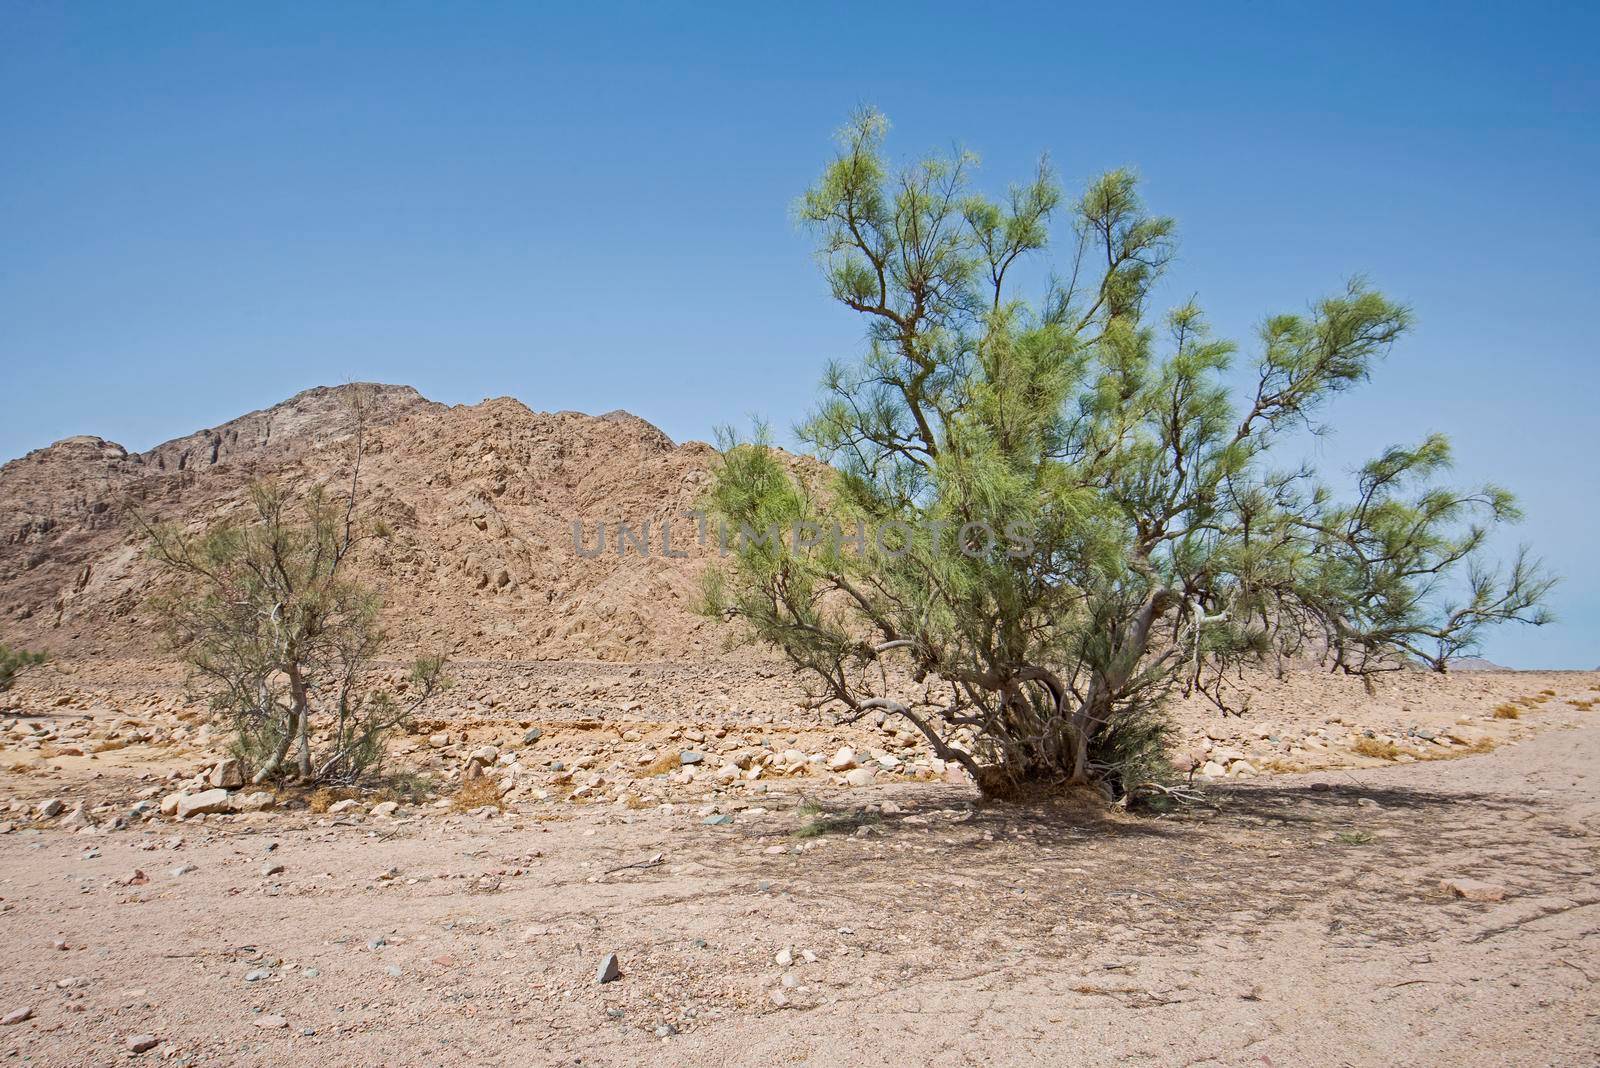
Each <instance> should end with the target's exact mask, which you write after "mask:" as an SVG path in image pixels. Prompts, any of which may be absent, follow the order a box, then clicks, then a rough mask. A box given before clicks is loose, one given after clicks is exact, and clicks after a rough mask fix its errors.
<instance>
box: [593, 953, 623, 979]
mask: <svg viewBox="0 0 1600 1068" xmlns="http://www.w3.org/2000/svg"><path fill="white" fill-rule="evenodd" d="M621 978H622V969H621V968H620V967H618V966H617V955H616V954H615V953H607V954H606V955H605V956H604V957H602V958H601V960H600V967H599V969H598V970H597V971H596V972H595V977H594V981H595V982H597V983H612V982H615V981H616V980H618V979H621Z"/></svg>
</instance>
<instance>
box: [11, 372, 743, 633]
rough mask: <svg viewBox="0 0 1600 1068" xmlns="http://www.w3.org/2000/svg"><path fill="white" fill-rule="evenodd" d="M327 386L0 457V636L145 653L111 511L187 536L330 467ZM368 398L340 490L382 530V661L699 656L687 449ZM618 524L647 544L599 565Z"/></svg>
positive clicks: (140, 590) (639, 425) (405, 394)
mask: <svg viewBox="0 0 1600 1068" xmlns="http://www.w3.org/2000/svg"><path fill="white" fill-rule="evenodd" d="M348 388H350V387H323V388H318V389H312V390H307V391H306V392H304V393H301V394H298V395H296V396H294V397H292V398H290V399H289V400H287V401H284V402H283V403H281V404H278V405H274V406H273V407H271V408H268V409H265V410H263V411H258V412H252V413H250V414H249V415H245V416H241V417H240V418H238V419H235V420H232V421H231V422H228V423H226V424H224V425H222V426H220V427H216V428H214V429H209V430H202V431H198V432H196V433H194V434H190V435H187V436H186V437H182V438H178V439H175V440H173V441H169V442H166V443H165V444H162V445H158V446H156V447H155V448H153V449H150V450H149V451H147V452H144V453H129V452H128V451H127V450H125V449H123V448H122V447H121V446H119V445H116V444H114V443H112V442H109V441H106V440H104V439H102V438H98V437H89V436H85V437H75V438H68V439H66V440H63V441H59V442H56V443H55V444H53V445H51V446H49V447H47V448H43V449H38V450H35V451H34V452H31V453H29V454H28V455H27V456H25V457H23V458H21V459H18V460H13V461H11V462H10V463H8V464H6V465H5V466H4V467H3V468H0V530H3V532H4V534H3V538H4V540H3V543H0V639H3V640H5V641H8V642H11V643H14V644H21V645H25V646H28V647H33V648H44V649H48V650H51V651H53V652H56V653H58V654H66V655H152V656H159V655H161V654H160V642H159V639H158V638H157V637H156V633H157V631H156V626H155V620H154V619H153V618H152V617H151V616H150V614H149V612H148V610H147V608H146V602H147V600H148V599H149V597H150V595H151V594H152V593H153V592H155V591H156V590H157V588H158V587H159V585H160V582H161V579H160V576H159V574H158V572H157V570H156V569H155V567H154V566H153V565H152V564H151V562H150V561H149V560H148V559H146V557H145V556H144V553H143V550H142V545H141V543H140V542H139V539H138V538H137V537H136V536H135V535H134V534H133V533H132V531H131V529H130V526H129V522H128V519H129V515H130V512H131V511H132V510H133V509H136V508H137V509H143V510H146V511H148V512H150V513H151V514H153V515H155V516H158V517H160V518H163V519H174V520H178V521H180V522H183V523H186V524H190V525H194V526H196V527H198V526H200V525H203V524H206V523H210V522H214V521H215V520H217V519H219V518H221V517H223V516H225V515H227V514H228V513H229V512H230V511H231V510H233V509H235V508H237V507H239V506H240V505H241V504H242V503H243V498H244V491H245V488H246V487H247V486H248V484H249V483H250V481H251V480H253V479H255V478H259V477H263V476H272V477H276V478H279V479H282V480H284V481H285V482H287V483H289V484H290V485H294V486H300V487H305V486H309V485H312V484H314V483H316V482H318V481H324V480H329V479H333V480H342V479H344V478H347V477H348V467H347V464H348V462H349V453H350V450H349V449H348V447H347V439H348V434H349V425H350V424H349V416H348V413H347V409H346V407H345V405H344V404H343V402H342V397H341V394H342V391H344V390H346V389H348ZM376 397H377V401H376V404H375V406H374V407H375V410H374V412H373V415H372V418H371V420H370V425H371V427H372V429H371V431H370V432H369V435H368V455H367V459H366V462H365V464H364V468H363V472H362V484H363V486H364V487H365V491H366V493H367V500H368V505H369V507H371V508H373V509H374V510H376V511H377V512H378V513H380V514H381V515H382V516H383V517H384V518H385V520H386V521H387V524H388V526H389V527H390V528H391V529H392V531H393V533H392V536H391V537H389V538H387V539H386V540H384V541H375V542H372V543H369V548H368V549H367V550H366V551H365V552H364V554H363V556H362V557H361V559H360V561H359V564H358V566H359V568H360V570H361V571H362V573H363V574H364V575H365V576H366V577H367V578H368V579H369V580H370V581H371V582H373V583H374V584H375V585H377V587H378V588H379V589H380V590H381V591H382V592H383V595H384V600H385V605H386V623H387V626H388V629H389V631H390V634H391V637H392V650H393V653H394V655H396V656H400V655H405V654H409V653H411V652H415V651H422V650H441V651H444V652H447V653H449V654H451V655H453V656H456V657H468V658H473V659H490V658H503V659H519V660H525V659H559V658H571V659H595V660H635V659H637V660H660V659H668V658H674V657H681V656H685V655H690V654H693V653H695V652H696V651H707V652H709V651H712V650H713V649H715V648H717V647H718V646H719V644H720V642H721V641H722V636H721V635H720V634H713V633H711V632H710V630H709V629H708V627H707V625H706V623H705V621H704V620H702V619H700V618H699V617H697V616H695V615H693V613H692V612H691V611H690V610H689V606H690V604H691V603H692V601H693V598H694V596H695V593H696V590H697V587H698V573H699V570H700V568H701V567H702V566H703V563H704V561H705V560H706V559H707V558H708V557H709V556H710V555H712V553H713V552H714V548H712V547H709V546H702V545H699V544H697V542H696V538H695V524H694V521H693V520H692V519H688V518H685V517H684V515H683V513H684V512H686V511H688V510H691V509H693V507H694V506H695V503H696V501H697V500H698V498H699V494H700V487H701V486H702V485H703V483H704V481H705V479H706V477H707V471H708V468H709V464H710V462H711V460H712V457H713V456H714V452H713V450H712V449H711V448H710V447H709V446H706V445H703V444H699V443H689V444H685V445H676V444H674V443H673V442H672V441H671V440H670V439H669V438H668V437H667V436H666V435H665V434H663V433H662V432H661V431H660V430H658V429H657V428H656V427H654V426H652V425H650V424H649V423H647V422H645V421H644V420H642V419H639V418H637V417H635V416H632V415H629V414H628V413H626V412H612V413H609V414H607V415H603V416H589V415H583V414H580V413H576V412H558V413H544V412H534V411H531V410H529V409H528V408H527V407H526V406H524V405H523V404H521V403H520V402H518V401H516V400H512V399H510V398H499V399H494V400H487V401H484V402H483V403H482V404H477V405H457V406H453V407H451V406H446V405H442V404H438V403H435V402H433V401H429V400H427V399H425V398H423V397H422V396H421V395H420V394H418V393H417V392H416V390H414V389H412V388H410V387H408V386H380V387H377V394H376ZM619 522H625V523H627V524H629V527H630V529H631V530H632V531H634V532H636V533H637V532H640V531H642V530H644V529H645V524H647V523H648V524H649V527H648V530H649V542H648V544H649V549H650V551H649V554H648V555H641V554H640V553H639V552H638V549H637V546H636V544H635V543H633V542H630V543H629V545H628V546H627V549H628V551H627V553H626V554H625V555H619V553H618V551H617V538H616V533H617V528H616V524H617V523H619ZM602 523H603V524H605V525H606V528H607V530H606V538H607V540H606V543H605V547H604V551H603V552H600V553H595V548H596V542H595V539H596V537H597V525H598V524H602ZM574 524H581V530H582V533H583V537H582V543H581V544H582V548H583V551H580V549H579V541H578V539H577V538H576V537H575V533H574ZM669 524H670V526H671V532H670V535H669V537H670V539H671V544H670V549H671V551H672V555H671V556H668V555H666V554H665V553H664V552H663V545H662V537H663V530H664V528H665V527H666V526H668V525H669Z"/></svg>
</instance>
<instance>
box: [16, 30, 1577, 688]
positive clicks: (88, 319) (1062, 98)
mask: <svg viewBox="0 0 1600 1068" xmlns="http://www.w3.org/2000/svg"><path fill="white" fill-rule="evenodd" d="M1335 6H1336V5H1327V6H1326V10H1321V9H1313V8H1312V7H1310V6H1309V5H1308V6H1306V7H1305V8H1303V9H1296V6H1291V5H1268V4H1250V5H1239V6H1237V7H1233V8H1228V7H1225V6H1222V5H1193V4H1185V5H1173V6H1170V7H1166V6H1160V5H1150V4H1146V5H1135V6H1133V7H1129V6H1126V5H1121V6H1119V5H1109V6H1108V5H1097V6H1094V7H1086V8H1084V9H1082V10H1076V11H1075V10H1072V8H1071V6H1070V5H1065V4H1059V3H1050V4H1044V5H1040V6H1039V7H1038V8H1037V9H1034V10H1026V9H1025V8H1023V7H1020V6H1018V7H1012V8H1010V9H1008V10H1007V11H1006V12H1005V14H1004V15H999V14H982V12H983V11H984V8H983V6H982V5H973V4H965V5H961V6H960V7H948V8H947V7H944V6H942V5H939V4H931V3H919V4H915V5H903V6H899V7H896V6H893V5H887V4H860V3H857V4H850V5H840V6H837V7H830V6H825V5H818V4H808V5H794V6H792V7H791V8H790V9H789V10H787V11H785V12H782V13H757V11H756V8H757V5H729V6H727V7H726V8H724V9H722V10H713V9H711V8H709V7H705V6H700V7H697V8H696V9H695V10H693V11H691V10H690V9H689V7H688V5H682V6H677V5H673V6H669V5H638V6H623V7H614V8H609V9H601V8H600V7H597V6H593V5H579V4H571V5H562V7H563V8H564V10H560V11H557V10H556V8H555V6H554V5H551V6H549V7H546V6H544V5H537V4H510V3H506V4H487V3H484V4H444V3H434V4H413V3H372V4H356V3H333V4H211V3H206V4H193V5H188V4H179V3H162V4H93V3H83V4H71V5H67V4H43V3H33V2H19V0H0V155H3V157H4V164H3V165H0V360H3V361H4V375H5V377H4V381H5V382H6V384H7V392H6V394H5V399H4V402H3V409H0V414H3V418H0V456H4V457H11V456H17V455H21V454H22V453H24V452H26V451H27V450H28V449H31V448H35V447H38V446H41V445H44V444H47V443H48V442H50V441H52V440H55V439H58V438H61V437H64V436H66V435H69V434H76V433H95V434H100V435H103V436H105V437H108V438H112V439H114V440H117V441H120V442H122V443H123V444H125V445H127V446H129V447H130V448H145V447H148V446H150V445H151V444H153V443H155V442H157V441H160V440H163V439H165V438H168V437H172V436H175V435H177V434H180V433H185V432H188V431H190V430H193V429H196V428H198V427H200V426H203V425H214V424H215V423H218V422H221V421H223V420H225V419H227V418H230V417H232V416H234V415H237V414H239V413H241V412H243V411H245V410H248V409H251V408H256V407H261V406H264V405H267V404H270V403H273V402H275V401H277V400H280V399H282V398H283V397H286V396H288V395H289V394H291V393H293V392H295V391H297V390H299V389H302V388H305V387H307V386H311V385H316V384H322V383H331V382H337V381H340V380H342V379H345V378H371V379H381V380H385V381H391V382H408V383H411V384H414V385H416V386H417V387H418V388H419V389H421V390H422V391H423V392H424V393H425V394H427V395H428V396H430V397H434V398H436V399H439V400H444V401H450V402H475V401H478V400H480V399H482V398H483V397H485V396H496V395H502V394H511V395H514V396H516V397H519V398H521V399H522V400H523V401H525V402H526V403H527V404H529V405H530V406H532V407H534V408H542V409H560V408H575V409H582V410H588V411H605V410H609V409H612V408H627V409H629V410H631V411H633V412H636V413H638V414H639V415H642V416H644V417H645V418H647V419H650V420H651V421H653V422H655V423H657V424H658V425H660V426H661V427H662V428H663V429H664V430H666V431H667V432H668V433H669V434H671V435H672V436H673V437H674V438H677V439H680V440H681V439H685V438H705V437H708V436H709V434H710V432H711V429H712V427H713V426H714V425H716V424H718V423H721V422H728V421H734V422H740V421H743V420H744V419H745V418H746V417H747V416H748V415H750V414H752V413H757V414H762V415H765V416H767V417H769V418H771V419H772V420H773V421H774V422H775V423H776V424H777V425H779V426H786V425H789V424H791V423H792V422H793V421H794V420H795V419H796V418H797V417H798V416H799V415H800V414H802V412H803V409H804V408H805V407H806V405H807V404H808V403H809V401H810V399H811V397H812V396H813V388H814V383H815V382H816V379H817V376H818V372H819V370H820V369H821V367H822V365H823V363H824V361H825V360H826V359H827V358H828V357H830V356H836V355H841V354H850V353H853V352H855V351H856V342H857V338H858V336H859V324H858V323H856V322H855V321H853V319H852V318H851V316H850V315H849V313H847V312H844V311H842V310H841V309H837V308H836V307H834V306H832V305H831V304H830V303H829V302H828V300H827V298H826V295H825V292H824V289H823V287H822V284H821V282H820V281H819V279H818V276H817V274H816V272H815V270H814V267H813V264H812V263H811V260H810V257H809V247H808V245H807V243H806V241H805V239H804V237H803V236H802V235H800V234H799V233H797V232H796V231H795V229H794V228H793V226H792V225H791V223H790V221H789V218H788V215H787V209H788V207H789V204H790V203H791V201H792V199H793V198H794V197H795V195H796V194H797V193H798V192H799V191H800V190H801V189H802V188H803V187H804V186H805V184H806V183H807V182H808V181H809V180H810V179H811V177H812V176H813V175H814V174H815V173H816V171H817V170H818V169H819V168H820V166H821V164H822V162H823V160H824V158H825V155H826V154H827V153H828V151H829V150H830V144H829V135H830V132H831V131H832V130H833V129H834V128H835V127H836V126H838V125H839V124H840V123H841V122H842V121H843V119H844V118H845V116H846V115H847V114H848V112H849V111H850V110H851V109H852V108H853V107H855V106H856V105H858V104H861V103H874V104H876V105H878V106H879V107H881V108H882V109H883V110H885V111H886V112H887V113H888V114H889V116H890V117H891V119H892V120H893V122H894V125H895V129H894V133H893V135H892V141H891V144H892V146H893V147H894V149H895V150H897V151H898V152H902V153H905V154H907V155H913V154H917V153H920V152H923V151H925V150H928V149H935V148H940V147H947V146H948V145H950V144H951V143H952V142H954V141H960V142H961V143H962V144H964V145H965V146H967V147H969V148H971V149H973V150H975V151H977V152H978V153H980V155H981V156H982V157H983V160H984V170H983V174H984V176H985V180H986V181H989V182H992V183H993V185H994V187H995V188H1003V186H1004V184H1005V183H1006V182H1007V181H1009V180H1010V179H1012V178H1013V177H1018V176H1021V175H1022V174H1023V173H1024V172H1025V170H1026V168H1027V167H1029V166H1030V165H1031V163H1032V161H1033V160H1034V158H1035V157H1036V156H1037V154H1038V153H1039V152H1040V151H1041V150H1048V151H1049V152H1050V153H1051V155H1052V157H1053V158H1054V160H1055V161H1056V163H1057V164H1058V166H1059V168H1060V169H1061V170H1062V172H1063V173H1064V174H1065V175H1066V176H1067V178H1068V179H1069V180H1070V181H1072V182H1073V183H1074V184H1076V183H1077V182H1078V181H1080V180H1081V179H1083V178H1085V177H1087V176H1089V175H1090V174H1092V173H1094V172H1097V171H1100V170H1103V169H1105V168H1107V167H1111V166H1116V165H1120V164H1131V165H1134V166H1136V167H1137V168H1138V169H1139V170H1140V171H1141V172H1142V174H1143V175H1144V176H1145V177H1146V179H1147V186H1146V192H1147V195H1148V198H1149V200H1150V202H1151V204H1152V206H1153V207H1154V208H1156V209H1157V210H1159V211H1162V212H1165V213H1168V214H1172V215H1175V216H1176V217H1177V218H1178V220H1179V224H1180V227H1181V235H1182V239H1183V249H1182V255H1181V258H1180V260H1179V262H1178V263H1177V264H1176V267H1175V270H1174V272H1173V276H1172V280H1171V283H1170V285H1169V286H1168V291H1169V293H1168V295H1169V296H1170V297H1171V298H1172V299H1174V300H1177V299H1180V298H1182V297H1186V296H1188V295H1190V294H1195V295H1197V296H1198V297H1199V299H1200V300H1201V302H1202V303H1203V304H1204V305H1206V306H1207V308H1208V309H1209V310H1210V312H1211V316H1212V319H1213V321H1214V322H1215V323H1216V324H1217V326H1218V327H1219V328H1220V329H1221V330H1222V331H1223V332H1225V333H1228V334H1231V335H1233V336H1236V337H1241V338H1244V337H1246V336H1247V335H1248V334H1249V333H1250V331H1251V329H1252V327H1253V325H1254V324H1255V323H1256V322H1258V321H1259V319H1260V318H1261V316H1262V315H1263V314H1265V313H1267V312H1269V311H1276V310H1295V309H1300V308H1302V307H1304V305H1305V303H1306V302H1307V301H1308V300H1310V299H1311V298H1313V297H1315V296H1317V295H1319V294H1321V293H1324V292H1326V291H1328V290H1330V289H1332V288H1334V287H1336V286H1337V285H1339V284H1340V282H1341V281H1342V279H1344V278H1345V277H1346V276H1347V275H1349V274H1351V273H1354V272H1363V273H1366V274H1367V275H1369V276H1370V277H1371V279H1372V280H1373V281H1374V282H1375V283H1376V284H1377V285H1379V286H1380V287H1381V288H1383V289H1384V290H1385V291H1386V292H1388V293H1390V294H1391V295H1394V296H1396V297H1399V298H1401V299H1403V300H1406V301H1408V302H1409V303H1410V304H1411V305H1412V306H1413V307H1414V309H1415V311H1416V315H1417V320H1418V327H1417V329H1416V331H1415V333H1414V334H1413V335H1412V336H1411V338H1410V339H1409V340H1408V341H1407V342H1406V343H1405V344H1404V345H1403V346H1402V347H1401V348H1400V349H1398V350H1397V351H1396V352H1395V353H1394V354H1393V356H1392V358H1391V360H1390V362H1389V363H1388V365H1387V366H1385V367H1384V368H1383V369H1382V370H1381V372H1380V374H1379V376H1378V378H1377V380H1376V381H1375V382H1374V384H1373V385H1372V387H1370V388H1368V389H1366V390H1363V391H1361V392H1359V393H1357V394H1353V395H1350V396H1349V397H1347V398H1345V399H1342V400H1341V401H1340V403H1339V404H1338V406H1337V407H1336V408H1335V409H1334V410H1333V411H1332V412H1331V413H1330V420H1331V421H1332V422H1333V423H1335V424H1336V426H1337V428H1338V434H1337V436H1336V437H1334V438H1333V439H1332V440H1330V441H1326V442H1322V443H1319V444H1318V445H1317V446H1316V447H1315V451H1316V454H1317V455H1318V457H1319V458H1320V460H1321V461H1322V462H1323V463H1324V464H1325V465H1326V466H1328V467H1330V468H1332V469H1334V470H1335V471H1338V470H1345V469H1348V468H1349V467H1350V466H1352V465H1353V464H1354V463H1355V462H1356V461H1357V460H1358V459H1359V458H1360V457H1362V456H1364V455H1366V454H1369V453H1371V452H1373V451H1375V450H1376V449H1377V448H1378V447H1380V446H1382V445H1385V444H1388V443H1391V442H1396V441H1401V440H1414V439H1416V438H1417V437H1419V436H1420V435H1422V434H1423V433H1425V432H1427V431H1429V430H1442V431H1445V432H1447V433H1449V434H1450V435H1451V436H1452V437H1453V438H1454V439H1455V441H1456V443H1457V446H1458V451H1459V468H1458V474H1459V476H1460V477H1461V478H1462V479H1463V480H1472V481H1478V480H1485V479H1493V480H1496V481H1500V482H1503V483H1505V484H1507V485H1510V486H1511V487H1513V488H1514V489H1516V490H1517V491H1518V492H1519V493H1520V494H1521V495H1522V497H1523V498H1524V501H1525V503H1526V506H1527V510H1528V512H1529V521H1528V522H1527V523H1526V524H1525V525H1524V526H1523V527H1522V528H1520V530H1519V531H1518V533H1517V535H1516V538H1517V539H1519V540H1520V539H1525V540H1528V541H1530V542H1531V543H1533V544H1534V545H1535V546H1536V548H1537V549H1538V550H1539V551H1540V552H1541V553H1542V554H1543V555H1544V556H1545V557H1546V558H1547V560H1548V561H1549V562H1550V564H1551V565H1552V566H1553V567H1554V568H1555V569H1556V570H1558V571H1560V572H1561V573H1563V574H1564V575H1565V576H1566V582H1565V584H1564V585H1563V586H1562V587H1561V589H1560V591H1559V593H1558V596H1557V599H1556V609H1557V611H1558V612H1559V613H1560V615H1561V616H1562V619H1563V622H1562V623H1561V624H1560V625H1559V626H1556V627H1552V628H1546V629H1545V630H1543V631H1531V630H1510V631H1504V632H1502V633H1501V634H1499V635H1498V636H1496V637H1495V638H1494V639H1493V640H1492V641H1491V642H1490V644H1489V646H1488V649H1487V653H1488V655H1489V656H1491V657H1492V658H1494V659H1497V660H1500V661H1502V662H1506V663H1510V664H1513V665H1516V666H1527V667H1532V666H1557V667H1584V668H1592V667H1594V666H1596V665H1600V565H1597V564H1596V562H1595V560H1594V557H1593V554H1592V553H1591V552H1590V551H1589V549H1590V545H1591V543H1592V541H1593V540H1594V536H1595V531H1596V527H1597V523H1600V508H1597V505H1596V499H1597V493H1596V491H1597V489H1600V477H1597V475H1596V474H1595V471H1596V461H1595V459H1594V458H1593V455H1592V449H1593V448H1594V445H1595V438H1596V430H1597V428H1600V419H1597V418H1596V416H1595V407H1596V404H1597V399H1600V359H1597V358H1596V352H1595V341H1594V335H1593V331H1592V329H1591V326H1590V321H1589V316H1590V314H1591V313H1592V310H1593V309H1594V308H1595V307H1597V306H1600V292H1597V289H1600V285H1597V277H1600V275H1597V271H1596V269H1595V267H1594V266H1593V264H1592V262H1591V260H1592V257H1593V250H1594V248H1595V247H1596V243H1597V242H1596V238H1597V237H1600V234H1597V229H1600V225H1597V224H1600V197H1597V196H1596V189H1597V188H1600V187H1597V184H1596V175H1597V174H1600V125H1597V119H1600V111H1597V103H1600V82H1597V74H1596V70H1597V63H1596V60H1595V59H1594V51H1593V50H1594V45H1595V41H1596V40H1597V39H1600V17H1597V15H1596V14H1594V13H1593V9H1591V10H1590V11H1582V10H1579V7H1580V5H1560V6H1555V5H1551V6H1546V5H1543V4H1533V3H1518V4H1514V5H1513V4H1506V5H1502V6H1501V7H1500V9H1499V10H1498V11H1497V12H1486V11H1483V10H1480V9H1479V8H1481V5H1472V6H1471V8H1469V6H1468V5H1459V6H1452V7H1445V6H1441V5H1437V4H1426V5H1421V4H1419V5H1415V6H1407V5H1391V4H1373V5H1370V6H1362V5H1337V8H1338V10H1334V8H1335ZM674 8H677V9H674Z"/></svg>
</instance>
